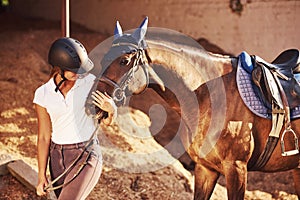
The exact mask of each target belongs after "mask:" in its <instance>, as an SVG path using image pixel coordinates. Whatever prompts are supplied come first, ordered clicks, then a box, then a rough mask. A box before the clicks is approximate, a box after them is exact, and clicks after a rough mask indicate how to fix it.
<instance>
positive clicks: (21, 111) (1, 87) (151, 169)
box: [0, 14, 297, 200]
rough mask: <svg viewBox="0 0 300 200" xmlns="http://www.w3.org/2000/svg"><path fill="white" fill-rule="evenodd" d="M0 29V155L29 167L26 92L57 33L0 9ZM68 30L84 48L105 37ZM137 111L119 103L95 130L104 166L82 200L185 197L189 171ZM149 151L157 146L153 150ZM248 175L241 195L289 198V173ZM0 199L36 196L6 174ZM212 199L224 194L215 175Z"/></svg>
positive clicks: (32, 150)
mask: <svg viewBox="0 0 300 200" xmlns="http://www.w3.org/2000/svg"><path fill="white" fill-rule="evenodd" d="M0 27H1V28H0V72H1V73H0V102H1V104H0V119H1V120H0V154H7V155H10V156H12V157H13V158H14V159H22V160H24V161H25V162H26V163H28V164H29V165H30V166H32V167H33V168H34V169H36V168H37V161H36V136H37V119H36V115H35V112H34V109H33V105H32V99H33V93H34V90H35V89H36V88H37V87H38V86H39V85H41V84H42V83H43V82H45V81H46V80H47V78H48V74H49V67H48V64H47V59H46V58H47V52H48V47H49V45H50V44H51V42H52V41H53V40H54V39H56V38H57V37H59V36H60V24H59V22H49V21H42V20H33V19H21V18H19V17H17V16H13V15H11V14H0ZM71 36H72V37H74V38H77V39H79V40H80V41H81V42H82V43H83V44H84V45H85V46H86V48H87V50H88V51H91V50H92V49H93V48H94V47H95V46H96V45H97V44H98V43H100V42H101V41H103V40H104V39H106V38H107V37H108V36H106V35H101V34H99V33H94V32H91V31H89V30H86V29H84V28H82V27H79V26H77V25H75V24H72V25H71ZM201 41H202V42H203V45H204V47H205V45H207V47H208V46H209V44H208V43H207V41H205V40H201ZM149 94H150V95H149ZM145 100H146V102H148V104H149V105H150V104H151V103H153V102H155V103H157V101H159V99H157V97H156V96H155V95H154V94H152V93H151V91H147V92H146V93H145V94H143V95H141V96H139V97H135V98H134V99H133V105H135V108H138V107H139V106H140V105H142V103H141V102H145ZM160 103H161V104H162V105H163V103H162V102H160ZM149 105H148V107H149ZM140 107H141V106H140ZM146 107H147V106H146ZM144 108H145V106H144ZM145 112H146V113H147V110H146V109H144V110H143V112H142V111H141V110H138V109H131V108H122V109H120V112H119V113H120V114H119V116H118V119H117V121H116V123H114V124H113V125H112V126H110V127H103V126H102V128H101V131H100V132H99V134H98V135H99V138H100V140H101V144H102V146H103V157H104V168H103V173H102V175H101V178H100V180H99V183H98V184H97V185H96V187H95V189H94V190H93V192H92V193H91V194H90V196H89V197H88V199H89V200H92V199H101V200H102V199H103V200H108V199H122V200H124V199H126V200H130V199H143V200H144V199H150V200H152V199H176V200H181V199H182V200H189V199H192V197H193V193H192V191H193V187H192V186H191V183H192V182H193V180H192V175H191V173H190V172H189V171H187V170H185V169H184V168H183V166H182V164H181V163H179V162H178V161H177V160H175V159H173V158H172V157H171V156H170V154H169V153H168V152H167V151H166V150H165V149H163V148H162V147H161V146H160V145H159V144H158V143H157V142H156V141H155V140H153V138H152V137H151V133H150V130H151V119H149V117H148V116H147V114H145ZM167 113H168V115H170V117H168V119H169V121H167V122H166V127H167V128H165V130H164V131H172V129H174V128H176V127H174V126H172V122H173V123H174V121H176V120H178V119H177V118H176V115H174V114H173V113H172V112H171V111H170V110H168V109H167ZM170 120H171V121H170ZM132 123H134V126H131V125H132ZM175 131H176V130H175ZM132 133H134V134H135V135H132ZM153 152H159V156H158V157H157V154H154V153H153ZM141 155H142V156H141ZM166 163H167V164H166ZM248 179H249V180H248V185H247V192H246V197H245V199H248V200H250V199H270V200H271V199H289V200H290V199H291V200H293V199H297V197H296V195H295V194H294V189H293V182H292V176H291V172H281V173H276V174H275V173H274V174H265V173H258V172H251V173H249V176H248ZM0 199H1V200H21V199H42V198H40V197H38V196H36V195H35V193H34V192H33V191H30V190H29V189H28V188H26V187H24V186H23V185H22V184H20V183H19V182H18V181H17V180H16V179H14V178H13V177H12V176H11V175H9V174H8V175H5V176H0ZM212 199H226V189H225V181H224V178H223V177H221V178H220V180H219V182H218V184H217V186H216V188H215V191H214V194H213V196H212Z"/></svg>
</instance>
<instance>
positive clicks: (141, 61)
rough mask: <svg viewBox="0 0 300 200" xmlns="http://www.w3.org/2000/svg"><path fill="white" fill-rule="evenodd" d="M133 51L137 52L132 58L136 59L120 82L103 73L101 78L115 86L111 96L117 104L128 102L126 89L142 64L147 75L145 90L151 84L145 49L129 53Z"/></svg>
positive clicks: (102, 80)
mask: <svg viewBox="0 0 300 200" xmlns="http://www.w3.org/2000/svg"><path fill="white" fill-rule="evenodd" d="M132 53H134V54H135V55H134V56H132V58H131V59H134V60H133V64H132V67H131V68H130V70H128V71H127V72H126V73H125V74H124V75H123V76H122V78H121V81H120V83H117V82H115V81H113V80H111V79H109V78H108V77H106V76H105V75H102V76H101V77H100V78H99V81H100V82H103V83H105V84H107V85H109V86H110V87H113V88H114V90H113V92H112V94H111V97H112V99H113V100H114V101H115V103H116V104H117V105H124V104H125V102H126V89H127V88H128V85H129V83H130V82H132V81H133V79H134V75H135V72H136V71H137V70H138V68H139V67H140V66H141V67H142V69H143V71H144V73H145V76H146V86H145V88H144V90H145V89H146V88H147V87H148V85H149V72H148V68H147V66H148V63H147V62H146V59H145V58H144V55H145V50H144V49H137V50H136V51H134V52H130V53H129V54H132ZM131 62H132V60H131V61H130V63H131Z"/></svg>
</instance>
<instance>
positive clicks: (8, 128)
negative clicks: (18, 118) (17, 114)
mask: <svg viewBox="0 0 300 200" xmlns="http://www.w3.org/2000/svg"><path fill="white" fill-rule="evenodd" d="M25 131H26V128H20V127H19V126H18V125H17V124H14V123H6V124H0V132H6V133H24V132H25Z"/></svg>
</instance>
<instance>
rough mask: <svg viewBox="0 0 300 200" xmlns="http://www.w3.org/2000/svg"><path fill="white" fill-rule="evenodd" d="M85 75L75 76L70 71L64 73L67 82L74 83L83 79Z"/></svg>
mask: <svg viewBox="0 0 300 200" xmlns="http://www.w3.org/2000/svg"><path fill="white" fill-rule="evenodd" d="M87 74H88V73H84V74H76V73H74V72H71V71H65V74H64V75H65V77H66V79H68V80H69V81H76V80H77V79H80V78H84V77H85V76H86V75H87Z"/></svg>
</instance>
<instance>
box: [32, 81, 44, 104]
mask: <svg viewBox="0 0 300 200" xmlns="http://www.w3.org/2000/svg"><path fill="white" fill-rule="evenodd" d="M33 103H35V104H37V105H40V106H42V107H46V104H45V85H42V86H41V87H39V88H38V89H36V91H35V93H34V98H33Z"/></svg>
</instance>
